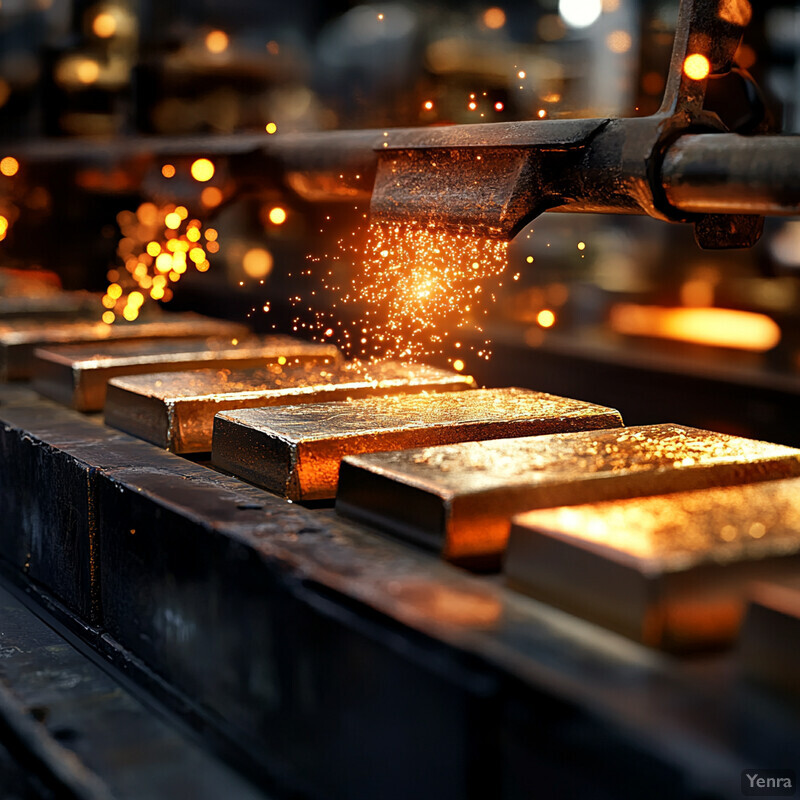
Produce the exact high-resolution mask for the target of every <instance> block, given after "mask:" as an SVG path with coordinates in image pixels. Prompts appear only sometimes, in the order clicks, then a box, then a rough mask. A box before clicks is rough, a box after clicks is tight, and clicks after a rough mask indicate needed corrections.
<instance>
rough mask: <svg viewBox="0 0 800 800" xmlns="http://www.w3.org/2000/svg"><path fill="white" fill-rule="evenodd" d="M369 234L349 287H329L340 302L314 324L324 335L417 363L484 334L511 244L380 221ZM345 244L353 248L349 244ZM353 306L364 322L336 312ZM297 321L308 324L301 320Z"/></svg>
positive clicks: (352, 353)
mask: <svg viewBox="0 0 800 800" xmlns="http://www.w3.org/2000/svg"><path fill="white" fill-rule="evenodd" d="M368 234H369V235H368V239H367V243H366V245H365V246H364V248H363V250H361V249H360V248H356V247H354V248H352V249H351V251H350V252H352V254H353V255H354V256H355V264H354V269H353V275H352V278H351V281H350V286H349V287H348V288H344V289H342V288H340V287H338V286H334V285H332V282H331V283H329V284H327V285H326V286H325V288H326V289H327V290H328V291H330V292H334V293H336V294H337V295H338V297H339V300H338V301H337V302H336V303H334V305H333V309H334V310H333V312H331V313H329V314H327V313H317V314H316V325H312V326H311V327H312V328H315V329H316V330H317V331H318V332H319V335H320V336H324V337H330V336H331V334H333V333H334V331H335V339H336V340H337V343H338V344H339V347H340V348H342V350H343V351H344V352H345V354H346V355H348V356H349V357H354V358H366V357H372V358H374V357H377V356H378V355H379V354H380V355H381V356H382V357H386V358H393V359H401V360H406V361H408V360H415V361H418V360H423V359H424V358H425V357H428V356H434V355H447V354H448V353H449V351H450V350H451V348H458V347H462V344H461V341H460V340H462V339H463V333H464V331H472V332H478V333H483V328H482V322H483V320H484V319H485V317H486V316H487V315H488V313H489V307H490V305H491V303H492V302H494V299H495V296H494V289H495V287H497V286H500V285H502V284H501V281H500V278H501V276H502V274H503V272H504V270H505V268H506V264H507V253H508V242H505V241H497V240H489V239H481V238H478V237H475V236H472V235H470V234H467V233H457V234H453V233H448V232H445V231H442V230H440V229H437V228H414V227H405V226H384V225H377V224H373V225H371V226H370V228H369V231H368ZM342 248H343V250H344V251H345V252H346V251H347V250H348V248H347V246H346V245H345V244H343V245H342ZM300 300H301V298H299V297H298V298H296V301H298V302H299V301H300ZM350 306H352V307H354V308H353V310H352V311H349V312H348V313H346V314H343V315H342V316H345V317H348V318H352V317H353V311H357V312H358V313H359V315H360V319H359V321H358V322H357V323H355V324H353V325H350V326H345V325H343V323H342V321H341V320H338V319H337V317H336V309H337V307H350ZM344 310H345V311H347V309H346V308H345V309H344ZM332 321H333V322H335V324H334V325H331V322H332ZM296 325H298V326H301V327H302V323H300V322H299V320H298V321H297V322H296ZM323 331H324V333H323ZM463 349H469V350H473V351H474V352H475V354H476V356H477V357H478V358H482V359H488V358H489V357H490V355H491V351H490V348H489V343H488V341H486V340H485V339H484V341H483V343H482V344H478V345H471V346H470V347H464V348H463ZM460 360H462V362H463V357H462V359H460Z"/></svg>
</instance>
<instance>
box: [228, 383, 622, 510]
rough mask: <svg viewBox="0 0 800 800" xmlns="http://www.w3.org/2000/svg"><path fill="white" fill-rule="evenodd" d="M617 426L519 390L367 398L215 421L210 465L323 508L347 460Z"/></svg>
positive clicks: (594, 412)
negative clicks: (320, 502)
mask: <svg viewBox="0 0 800 800" xmlns="http://www.w3.org/2000/svg"><path fill="white" fill-rule="evenodd" d="M621 425H622V419H621V417H620V415H619V412H618V411H615V410H614V409H610V408H604V407H602V406H596V405H592V404H591V403H583V402H581V401H579V400H570V399H567V398H564V397H555V396H553V395H549V394H544V393H541V392H531V391H528V390H525V389H476V390H475V391H472V392H469V393H467V394H466V395H462V394H458V395H453V394H449V395H448V394H435V395H430V394H425V395H421V396H420V395H401V396H398V397H369V398H358V399H353V400H348V401H345V402H337V403H318V404H314V405H303V406H285V407H280V408H256V409H243V410H236V411H228V412H223V413H221V414H218V415H217V417H216V419H215V420H214V436H213V442H212V461H213V463H214V464H215V465H216V466H218V467H221V468H222V469H224V470H226V471H227V472H231V473H233V474H234V475H238V476H239V477H242V478H244V479H245V480H248V481H250V482H251V483H255V484H257V485H259V486H263V487H265V488H267V489H269V490H270V491H273V492H276V493H277V494H279V495H281V496H284V497H288V498H290V499H292V500H320V499H328V498H332V497H334V496H335V495H336V484H337V481H338V477H339V464H340V463H341V460H342V458H343V457H344V456H347V455H356V454H359V453H374V452H377V451H388V450H406V449H410V448H416V447H430V446H433V445H442V444H451V443H454V442H471V441H480V440H484V439H501V438H508V437H512V436H532V435H537V434H545V433H558V432H563V431H577V430H594V429H597V428H617V427H620V426H621Z"/></svg>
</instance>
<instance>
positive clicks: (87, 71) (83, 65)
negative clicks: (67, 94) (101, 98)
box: [75, 58, 100, 84]
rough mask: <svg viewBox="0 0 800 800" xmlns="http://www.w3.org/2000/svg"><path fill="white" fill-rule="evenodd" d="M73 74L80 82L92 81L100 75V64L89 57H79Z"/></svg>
mask: <svg viewBox="0 0 800 800" xmlns="http://www.w3.org/2000/svg"><path fill="white" fill-rule="evenodd" d="M75 74H76V75H77V77H78V80H79V81H80V82H81V83H84V84H89V83H94V82H95V81H96V80H97V79H98V78H99V77H100V65H99V64H98V63H97V62H96V61H92V59H90V58H84V59H81V60H80V61H79V62H78V63H77V64H76V66H75Z"/></svg>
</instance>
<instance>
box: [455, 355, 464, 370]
mask: <svg viewBox="0 0 800 800" xmlns="http://www.w3.org/2000/svg"><path fill="white" fill-rule="evenodd" d="M464 367H465V364H464V362H463V361H462V360H461V359H460V358H457V359H456V360H455V361H454V362H453V369H454V370H455V371H456V372H461V371H462V370H463V369H464Z"/></svg>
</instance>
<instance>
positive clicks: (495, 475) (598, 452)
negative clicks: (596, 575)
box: [336, 425, 800, 561]
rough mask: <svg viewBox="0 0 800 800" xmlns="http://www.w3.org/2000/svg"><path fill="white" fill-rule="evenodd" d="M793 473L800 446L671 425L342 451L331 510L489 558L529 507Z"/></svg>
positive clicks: (799, 469) (457, 555) (458, 553)
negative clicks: (366, 452)
mask: <svg viewBox="0 0 800 800" xmlns="http://www.w3.org/2000/svg"><path fill="white" fill-rule="evenodd" d="M794 475H800V450H795V449H792V448H789V447H783V446H781V445H773V444H767V443H765V442H757V441H752V440H748V439H741V438H738V437H735V436H727V435H725V434H721V433H712V432H709V431H701V430H696V429H693V428H686V427H683V426H680V425H648V426H642V427H633V428H623V429H621V430H608V431H597V432H585V433H568V434H558V435H553V436H537V437H534V438H529V439H504V440H501V441H496V442H478V443H467V444H457V445H446V446H443V447H428V448H423V449H419V450H409V451H404V452H399V453H376V454H371V455H363V456H352V457H348V458H345V459H344V461H343V462H342V468H341V473H340V476H339V491H338V494H337V497H336V508H337V511H340V512H341V513H343V514H345V515H346V516H350V517H353V518H354V519H358V520H362V521H365V522H368V523H369V524H372V525H376V526H378V527H380V528H382V529H384V530H386V531H388V532H390V533H393V534H395V535H397V536H401V537H403V538H407V539H411V540H412V541H415V542H417V543H419V544H422V545H423V546H426V547H430V548H433V549H436V550H438V551H440V552H441V553H442V555H443V556H444V557H445V558H448V559H453V560H459V561H462V560H464V561H466V560H472V559H475V560H483V559H486V560H489V561H491V560H496V559H497V558H498V557H499V555H500V554H501V553H502V551H503V549H504V548H505V545H506V541H507V539H508V531H509V525H510V520H511V517H512V516H513V515H514V514H518V513H520V512H522V511H527V510H530V509H534V508H547V507H554V506H561V505H575V504H578V503H591V502H598V501H601V500H611V499H619V498H624V497H636V496H641V495H646V494H662V493H665V492H675V491H680V490H684V489H697V488H704V487H707V486H717V485H723V484H734V483H745V482H749V481H758V480H765V479H768V478H785V477H790V476H794Z"/></svg>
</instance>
